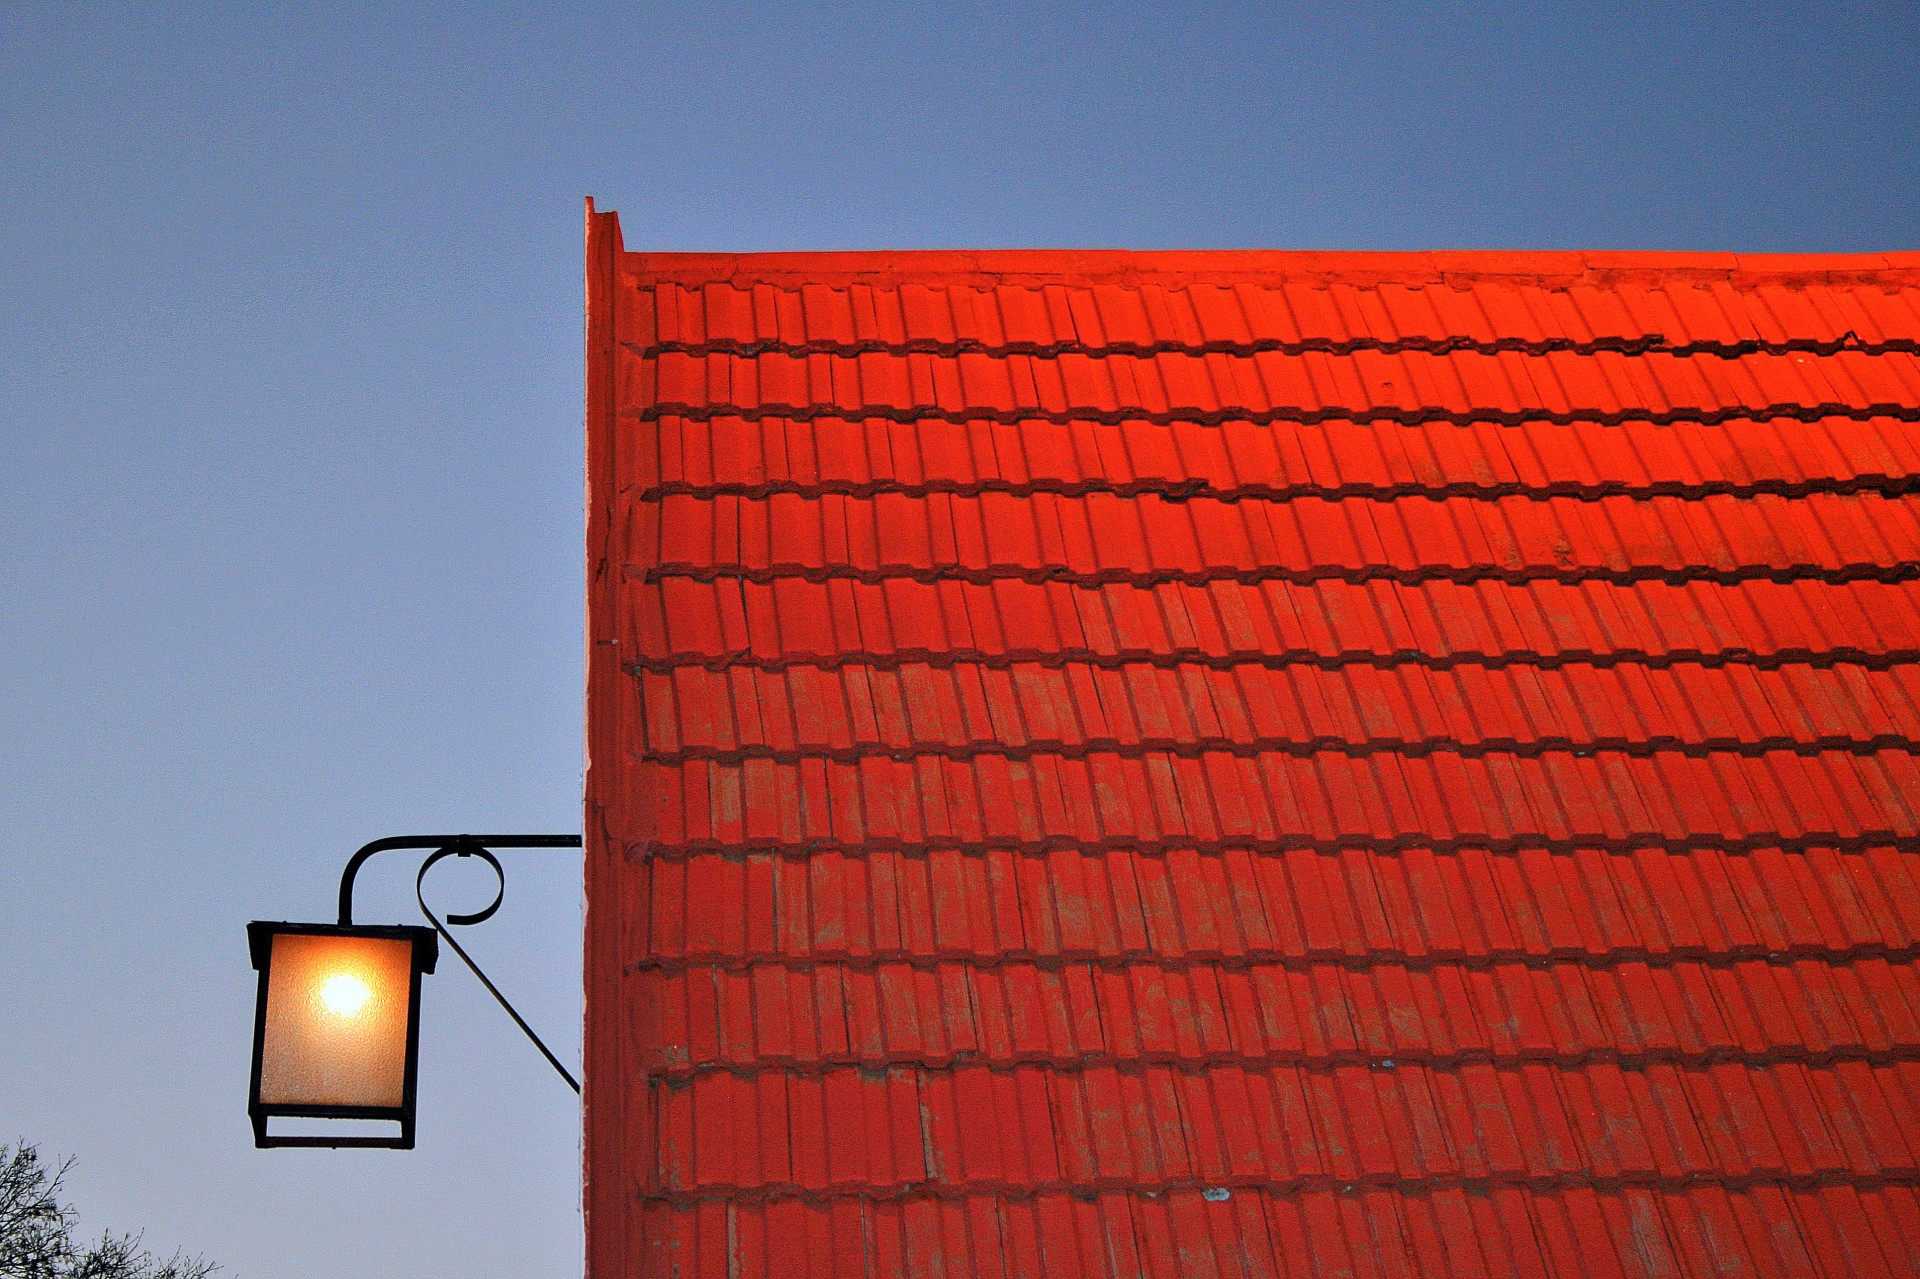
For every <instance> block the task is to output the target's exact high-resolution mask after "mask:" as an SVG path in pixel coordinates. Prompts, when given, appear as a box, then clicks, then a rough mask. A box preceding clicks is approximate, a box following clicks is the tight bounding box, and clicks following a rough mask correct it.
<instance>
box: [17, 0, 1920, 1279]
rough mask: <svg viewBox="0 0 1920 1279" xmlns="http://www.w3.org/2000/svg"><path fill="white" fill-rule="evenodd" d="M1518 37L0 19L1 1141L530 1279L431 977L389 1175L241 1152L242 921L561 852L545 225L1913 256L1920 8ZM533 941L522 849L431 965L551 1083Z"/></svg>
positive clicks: (545, 1136)
mask: <svg viewBox="0 0 1920 1279" xmlns="http://www.w3.org/2000/svg"><path fill="white" fill-rule="evenodd" d="M1518 8H1520V7H1519V6H1513V7H1494V6H1487V7H1478V6H1468V5H1445V4H1430V5H1402V6H1384V5H1364V4H1362V5H1351V6H1338V7H1336V6H1300V7H1297V8H1296V7H1289V6H1278V5H1276V6H1233V5H1213V6H1210V7H1208V8H1207V9H1206V10H1205V12H1204V14H1201V15H1200V16H1195V15H1194V14H1192V13H1191V12H1188V11H1186V10H1183V9H1181V8H1178V7H1172V6H1168V7H1158V6H1154V7H1148V6H1118V5H1111V6H1085V7H1083V6H1072V5H1048V6H1034V5H1012V4H1009V5H917V6H881V5H866V6H862V5H828V6H819V7H816V8H810V9H804V10H803V9H799V8H785V7H778V6H757V7H756V6H750V5H744V6H724V7H723V6H718V5H714V6H672V5H647V6H611V5H607V6H591V5H573V6H560V5H548V6H530V5H529V6H513V7H509V6H497V5H462V6H457V7H455V6H418V7H397V8H388V7H368V6H353V5H327V6H299V7H295V6H285V7H275V6H269V5H259V4H249V5H239V4H210V5H202V6H195V7H192V8H191V10H189V7H188V6H158V5H155V6H140V5H114V6H111V7H109V6H104V5H101V6H91V7H82V6H71V5H65V4H22V3H5V4H0V552H4V553H3V554H0V973H3V974H4V979H0V1141H3V1140H9V1139H11V1138H12V1137H13V1136H15V1135H19V1136H23V1137H26V1138H27V1139H29V1140H33V1141H37V1142H39V1143H41V1145H42V1146H43V1148H44V1149H45V1150H46V1151H48V1152H49V1153H55V1152H57V1153H62V1154H71V1155H74V1156H76V1157H78V1159H79V1161H80V1163H79V1167H78V1169H77V1171H76V1174H75V1176H74V1177H73V1180H72V1188H73V1192H74V1196H75V1198H76V1200H77V1202H78V1204H79V1206H80V1207H81V1209H82V1211H83V1213H84V1214H85V1218H86V1222H87V1224H88V1226H89V1227H95V1228H97V1227H99V1226H104V1225H113V1226H114V1227H115V1228H138V1227H144V1228H146V1229H147V1231H148V1235H149V1241H150V1242H151V1243H153V1244H156V1245H158V1246H160V1247H161V1248H162V1249H163V1250H171V1249H172V1248H173V1247H174V1246H175V1245H185V1246H187V1247H188V1248H190V1249H197V1250H204V1251H205V1252H206V1253H207V1254H208V1255H209V1256H211V1257H213V1258H215V1259H217V1260H220V1261H222V1262H224V1263H226V1264H227V1265H228V1267H229V1268H230V1272H232V1273H238V1274H241V1275H247V1276H253V1277H255V1279H266V1277H273V1279H305V1277H306V1276H314V1277H316V1279H317V1277H320V1276H338V1275H346V1274H352V1275H356V1276H365V1277H367V1279H382V1277H385V1276H402V1275H405V1276H410V1277H417V1276H421V1275H454V1274H458V1275H461V1276H466V1277H468V1279H493V1277H495V1276H498V1277H501V1279H506V1277H509V1276H511V1277H512V1279H526V1277H527V1276H535V1275H566V1274H576V1273H578V1268H579V1266H578V1249H579V1222H578V1216H577V1212H576V1194H577V1135H576V1130H577V1115H576V1112H575V1109H574V1099H573V1095H572V1094H571V1093H570V1092H569V1091H567V1090H566V1088H565V1086H564V1085H563V1084H561V1083H560V1081H559V1080H558V1079H557V1078H556V1077H555V1076H553V1075H552V1074H551V1072H550V1070H549V1068H548V1067H547V1065H546V1064H545V1063H544V1062H543V1061H542V1060H541V1059H540V1058H539V1056H538V1054H537V1053H536V1052H535V1051H534V1049H533V1048H532V1047H531V1046H530V1045H528V1044H526V1043H525V1042H524V1041H522V1040H521V1039H519V1038H518V1034H517V1032H516V1031H515V1030H514V1029H513V1027H512V1026H511V1025H510V1024H509V1023H508V1022H507V1021H506V1019H505V1017H504V1016H503V1015H501V1014H500V1013H499V1012H498V1011H497V1010H496V1009H494V1008H493V1007H492V1005H491V1004H490V1003H489V1002H488V1001H487V999H486V996H485V994H484V993H483V992H481V991H480V990H479V988H478V987H477V985H476V984H475V983H474V982H473V981H472V980H471V979H470V978H469V977H468V976H467V975H466V974H465V973H464V972H462V971H461V970H460V969H459V968H458V967H457V966H455V965H453V964H451V963H449V964H448V965H446V966H444V967H443V969H442V972H441V974H440V975H438V976H436V977H434V978H432V979H430V980H429V986H428V1009H427V1021H426V1030H425V1038H424V1047H423V1059H424V1064H423V1083H422V1102H421V1121H420V1130H421V1136H420V1148H419V1149H418V1150H416V1151H414V1152H412V1153H410V1154H390V1153H370V1152H343V1153H328V1152H304V1151H274V1152H257V1151H255V1150H253V1149H252V1147H251V1143H250V1139H249V1134H248V1130H247V1125H246V1119H245V1114H244V1093H245V1088H246V1078H245V1075H246V1054H247V1046H248V1035H249V1029H250V1018H251V1011H252V1009H251V980H252V975H251V972H250V970H249V969H248V966H247V958H246V949H245V942H244V932H243V927H244V925H245V923H246V921H247V920H249V919H253V918H286V917H292V918H325V917H327V914H328V912H329V911H330V908H331V897H332V893H333V889H334V885H335V882H336V879H337V876H338V873H339V868H340V865H341V863H342V862H343V861H344V859H345V858H346V856H347V854H348V853H350V852H351V851H352V849H353V848H354V847H356V846H357V845H359V844H360V843H361V842H363V841H365V840H367V839H371V838H373V837H375V836H378V835H384V834H392V833H400V832H411V831H416V830H462V829H504V830H523V831H546V830H553V831H568V830H576V829H578V822H579V816H578V809H579V788H580V764H581V753H580V741H581V731H582V728H581V717H580V700H581V699H580V685H581V661H580V653H581V645H582V641H581V610H582V572H581V558H582V551H581V514H580V495H581V435H580V419H581V369H580V364H581V331H580V312H581V286H580V278H581V268H580V255H581V244H580V226H581V198H582V197H583V196H585V195H589V194H591V195H593V196H595V197H597V199H598V201H599V204H600V207H601V208H603V209H607V208H611V209H617V210H619V212H620V213H621V215H622V221H623V224H624V228H625V233H626V242H627V245H628V247H630V248H652V249H721V250H749V249H807V248H892V247H987V246H1031V247H1049V246H1115V247H1132V248H1161V247H1168V248H1172V247H1178V248H1209V247H1264V248H1377V249H1400V248H1646V249H1654V248H1659V249H1737V250H1746V251H1772V250H1792V251H1872V250H1879V249H1888V248H1904V249H1915V248H1920V203H1917V202H1916V200H1915V192H1916V191H1920V76H1917V75H1915V74H1914V70H1913V68H1914V65H1915V60H1916V57H1920V10H1916V9H1915V8H1914V7H1912V6H1910V5H1884V6H1882V5H1869V4H1858V5H1855V4H1844V3H1841V4H1829V5H1819V6H1768V5H1726V6H1671V5H1663V6H1645V7H1639V6H1632V5H1620V4H1608V5H1561V6H1530V7H1527V13H1526V14H1525V15H1524V16H1514V14H1513V13H1512V12H1511V11H1510V10H1517V9H1518ZM409 870H410V867H409V866H408V865H406V864H405V863H403V862H402V861H401V860H399V859H395V860H393V861H392V862H391V863H390V864H388V865H385V866H381V865H380V864H379V863H376V864H375V866H374V868H372V869H370V871H369V872H368V874H367V875H366V876H365V877H364V878H363V881H362V882H363V884H364V888H363V890H362V896H361V903H362V904H361V909H360V913H361V914H362V916H363V917H365V918H367V919H391V920H407V919H409V918H410V912H411V908H412V903H411V900H410V897H409V891H408V888H407V880H406V877H407V874H408V873H409ZM484 888H485V884H484V883H479V882H473V883H463V882H462V881H461V877H460V876H459V875H457V874H454V873H452V872H451V871H450V872H449V873H448V876H447V886H446V888H445V890H444V894H443V895H444V897H445V899H446V900H447V902H448V904H449V906H450V907H451V908H453V909H459V908H461V907H462V906H463V905H465V904H466V902H467V901H470V900H475V899H478V898H479V897H480V896H481V894H482V890H483V889H484ZM463 893H464V894H465V897H464V899H463ZM578 927H579V881H578V871H577V864H576V862H575V861H574V860H573V859H572V858H571V857H569V856H568V855H565V854H544V853H543V854H524V855H521V856H519V857H518V858H516V859H515V860H514V861H513V862H512V863H511V864H510V883H509V890H508V898H507V905H506V907H505V908H504V909H503V911H502V913H501V915H500V916H499V917H497V919H496V920H495V921H494V922H492V923H489V924H488V925H486V926H485V927H484V928H482V929H479V930H476V931H475V932H474V934H473V936H472V938H471V945H472V948H473V949H474V950H475V951H476V952H477V954H478V955H479V956H480V957H481V958H482V960H483V962H486V963H488V964H489V966H490V970H491V971H492V972H493V974H494V976H495V977H496V979H497V980H499V981H500V982H501V983H502V985H503V986H505V987H506V989H507V990H508V992H509V993H510V994H512V995H514V996H515V997H516V999H517V1000H518V1001H519V1002H520V1004H521V1006H522V1008H523V1011H525V1012H526V1013H527V1014H528V1015H529V1017H530V1019H531V1020H532V1021H533V1022H534V1024H535V1025H536V1026H538V1027H540V1028H541V1029H542V1030H543V1031H546V1032H547V1033H548V1034H549V1037H550V1038H551V1039H552V1040H554V1041H555V1042H556V1043H557V1044H561V1045H565V1046H566V1047H565V1049H564V1050H563V1052H562V1056H563V1057H567V1058H569V1059H576V1058H577V1029H578V1016H579V998H578V988H579V973H578V963H579V957H578V940H579V939H578Z"/></svg>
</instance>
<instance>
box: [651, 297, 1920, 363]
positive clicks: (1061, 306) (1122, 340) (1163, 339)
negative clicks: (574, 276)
mask: <svg viewBox="0 0 1920 1279" xmlns="http://www.w3.org/2000/svg"><path fill="white" fill-rule="evenodd" d="M632 298H633V302H634V306H633V308H632V310H631V311H630V312H628V313H627V315H626V317H624V318H625V323H624V325H623V327H622V336H623V337H624V338H626V339H627V340H628V341H632V342H635V343H638V344H640V345H642V346H644V347H649V348H650V347H655V346H659V345H666V344H675V345H684V346H719V345H722V344H737V345H740V346H748V345H754V346H759V345H764V344H768V343H777V344H781V345H785V346H791V347H808V348H814V349H825V350H833V349H836V348H848V347H857V348H864V349H899V348H911V349H925V350H939V349H944V348H951V347H961V346H967V347H979V348H984V349H987V350H993V351H1018V350H1053V349H1058V348H1063V347H1072V348H1078V349H1086V350H1096V351H1099V350H1121V351H1126V350H1136V351H1137V350H1141V349H1146V348H1155V349H1161V348H1175V349H1181V348H1184V349H1192V348H1201V347H1219V348H1247V347H1252V346H1255V345H1257V344H1265V345H1279V346H1297V345H1302V344H1306V343H1328V344H1331V343H1357V342H1374V343H1401V344H1411V343H1423V344H1427V345H1430V346H1436V347H1444V346H1450V345H1457V344H1460V343H1462V342H1467V343H1474V344H1479V345H1484V346H1494V345H1499V344H1518V343H1525V344H1546V343H1568V344H1578V345H1581V346H1596V345H1603V344H1609V343H1612V344H1621V345H1624V344H1628V343H1647V342H1658V343H1662V344H1667V345H1672V346H1682V347H1684V346H1694V345H1712V346H1737V345H1743V344H1749V343H1762V344H1768V345H1778V346H1786V345H1790V344H1805V345H1812V344H1827V343H1839V342H1843V341H1847V340H1852V341H1857V342H1861V343H1901V342H1904V343H1915V342H1920V311H1916V309H1915V307H1914V305H1913V303H1912V301H1911V293H1910V292H1908V291H1904V290H1896V289H1888V288H1885V287H1883V286H1879V285H1872V284H1866V285H1831V284H1810V285H1802V286H1798V287H1796V286H1794V285H1790V284H1787V283H1773V284H1763V285H1760V286H1759V287H1756V288H1740V287H1736V286H1735V285H1734V284H1732V283H1731V282H1728V281H1722V282H1719V283H1717V284H1702V283H1679V282H1670V283H1665V284H1660V283H1648V284H1641V283H1622V284H1618V285H1614V286H1611V287H1602V286H1598V285H1594V284H1587V285H1575V286H1574V287H1571V288H1567V287H1547V286H1541V285H1528V284H1513V283H1507V282H1499V283H1494V282H1484V283H1479V284H1467V285H1464V286H1454V285H1446V284H1414V285H1408V284H1392V283H1383V284H1379V285H1375V286H1373V287H1365V286H1356V285H1348V284H1333V285H1321V284H1314V283H1309V282H1304V281H1302V282H1296V283H1287V284H1277V285H1261V284H1240V285H1231V286H1230V285H1218V284H1199V283H1194V284H1188V285H1185V286H1184V287H1182V286H1171V287H1170V286H1167V285H1162V284H1151V283H1148V284H1141V285H1139V286H1136V287H1129V286H1127V285H1123V284H1118V283H1116V284H1108V285H1094V286H1092V287H1084V286H1076V285H1072V284H1058V285H1051V286H1046V287H1039V288H1034V287H1022V286H1014V285H1000V286H998V287H994V286H988V285H939V284H933V285H924V284H905V285H902V286H901V287H898V288H886V287H876V286H873V285H864V284H855V285H850V286H838V287H835V286H831V285H826V284H817V285H809V286H804V287H801V288H781V287H778V286H776V285H772V284H760V285H756V286H749V287H741V286H739V285H736V284H729V283H724V282H717V281H716V282H713V283H708V284H705V285H703V286H700V287H697V288H696V287H692V286H688V285H680V284H673V283H667V282H664V281H663V282H659V283H655V284H651V285H649V286H643V287H639V288H636V289H635V290H634V292H633V294H632Z"/></svg>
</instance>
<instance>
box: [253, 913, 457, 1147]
mask: <svg viewBox="0 0 1920 1279" xmlns="http://www.w3.org/2000/svg"><path fill="white" fill-rule="evenodd" d="M247 942H248V945H249V947H250V948H251V950H252V952H253V966H254V967H255V968H257V969H259V971H260V997H259V1003H258V1005H257V1010H256V1013H255V1017H254V1027H253V1084H252V1092H251V1094H250V1096H249V1099H248V1105H247V1111H248V1114H249V1115H251V1116H252V1119H253V1136H254V1144H255V1145H257V1146H385V1147H389V1148H392V1149H396V1150H410V1149H412V1148H413V1115H414V1100H415V1091H416V1089H415V1083H416V1078H417V1072H418V1064H419V1056H420V975H421V974H422V973H430V972H432V971H433V966H434V963H435V961H436V960H437V959H438V957H439V939H438V938H437V937H436V936H435V935H434V932H433V930H432V929H430V928H409V927H399V926H394V927H387V926H381V927H355V926H352V925H335V924H285V923H252V924H248V925H247ZM271 1119H290V1120H334V1121H347V1122H349V1123H350V1124H352V1125H353V1126H352V1127H351V1128H349V1129H347V1130H339V1131H332V1132H322V1133H319V1134H297V1135H296V1134H287V1133H270V1132H268V1130H267V1128H268V1121H269V1120H271ZM369 1121H380V1122H386V1123H397V1124H398V1125H399V1131H398V1132H397V1133H394V1132H392V1131H391V1130H389V1131H387V1132H377V1131H376V1132H371V1133H370V1132H368V1131H366V1125H367V1124H368V1122H369Z"/></svg>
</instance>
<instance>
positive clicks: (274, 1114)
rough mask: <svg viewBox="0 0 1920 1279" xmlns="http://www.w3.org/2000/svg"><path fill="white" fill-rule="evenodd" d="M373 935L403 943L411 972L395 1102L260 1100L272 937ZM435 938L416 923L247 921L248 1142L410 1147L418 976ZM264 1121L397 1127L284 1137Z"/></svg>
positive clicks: (426, 968) (430, 960) (428, 966)
mask: <svg viewBox="0 0 1920 1279" xmlns="http://www.w3.org/2000/svg"><path fill="white" fill-rule="evenodd" d="M286 936H298V937H377V938H380V939H382V940H387V941H404V942H407V943H409V944H410V945H411V946H412V949H413V963H412V965H411V968H412V975H411V977H410V978H409V980H408V982H407V1049H406V1064H405V1066H404V1067H403V1071H404V1074H403V1076H402V1080H403V1082H402V1084H401V1091H400V1104H399V1105H398V1106H306V1105H293V1104H288V1103H284V1102H275V1103H269V1102H263V1101H261V1100H260V1074H261V1067H262V1063H263V1061H264V1059H265V1055H266V1044H267V982H268V978H269V975H270V974H271V972H272V968H273V939H274V938H275V937H286ZM439 943H440V939H439V936H438V934H436V933H435V932H434V930H433V929H431V928H422V927H420V926H419V925H417V924H363V925H360V926H358V927H355V926H353V925H349V924H299V923H289V922H286V921H284V920H255V921H254V922H252V923H250V924H248V925H247V949H248V950H249V951H250V952H252V955H253V966H254V967H255V968H257V969H258V970H259V971H260V994H259V998H258V1000H257V1002H256V1003H255V1005H254V1012H253V1071H252V1082H251V1083H250V1085H249V1086H248V1089H247V1116H248V1118H249V1119H251V1120H252V1121H253V1144H254V1145H255V1146H258V1147H260V1148H261V1149H271V1148H274V1147H278V1146H367V1147H377V1148H381V1149H387V1150H412V1149H413V1119H414V1108H415V1103H416V1102H417V1101H418V1100H419V1083H420V978H421V976H422V975H423V974H426V973H430V972H432V971H433V969H434V964H435V963H436V962H437V961H438V959H439V956H440V944H439ZM269 1119H339V1120H379V1121H384V1122H393V1123H398V1124H399V1125H400V1132H399V1135H397V1136H387V1135H383V1134H378V1133H354V1132H340V1133H314V1134H305V1133H303V1134H299V1135H290V1134H285V1133H270V1132H268V1131H267V1121H268V1120H269Z"/></svg>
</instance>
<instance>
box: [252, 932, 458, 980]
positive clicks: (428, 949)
mask: <svg viewBox="0 0 1920 1279" xmlns="http://www.w3.org/2000/svg"><path fill="white" fill-rule="evenodd" d="M282 935H295V936H301V937H378V938H385V939H389V940H392V941H405V942H411V943H412V944H413V964H414V967H415V968H416V969H417V970H418V971H420V972H423V973H430V972H432V971H433V969H434V965H435V964H437V963H438V962H439V961H440V938H439V935H438V934H436V933H435V932H434V931H433V929H431V928H422V927H420V926H419V925H418V924H310V923H299V922H293V921H288V920H271V919H256V920H254V921H253V922H252V923H250V924H248V925H247V949H248V951H249V953H251V955H252V956H253V966H254V967H255V968H256V969H260V970H262V971H264V970H265V969H266V967H267V962H268V960H269V959H270V958H271V951H272V947H273V939H274V938H275V937H277V936H282Z"/></svg>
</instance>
